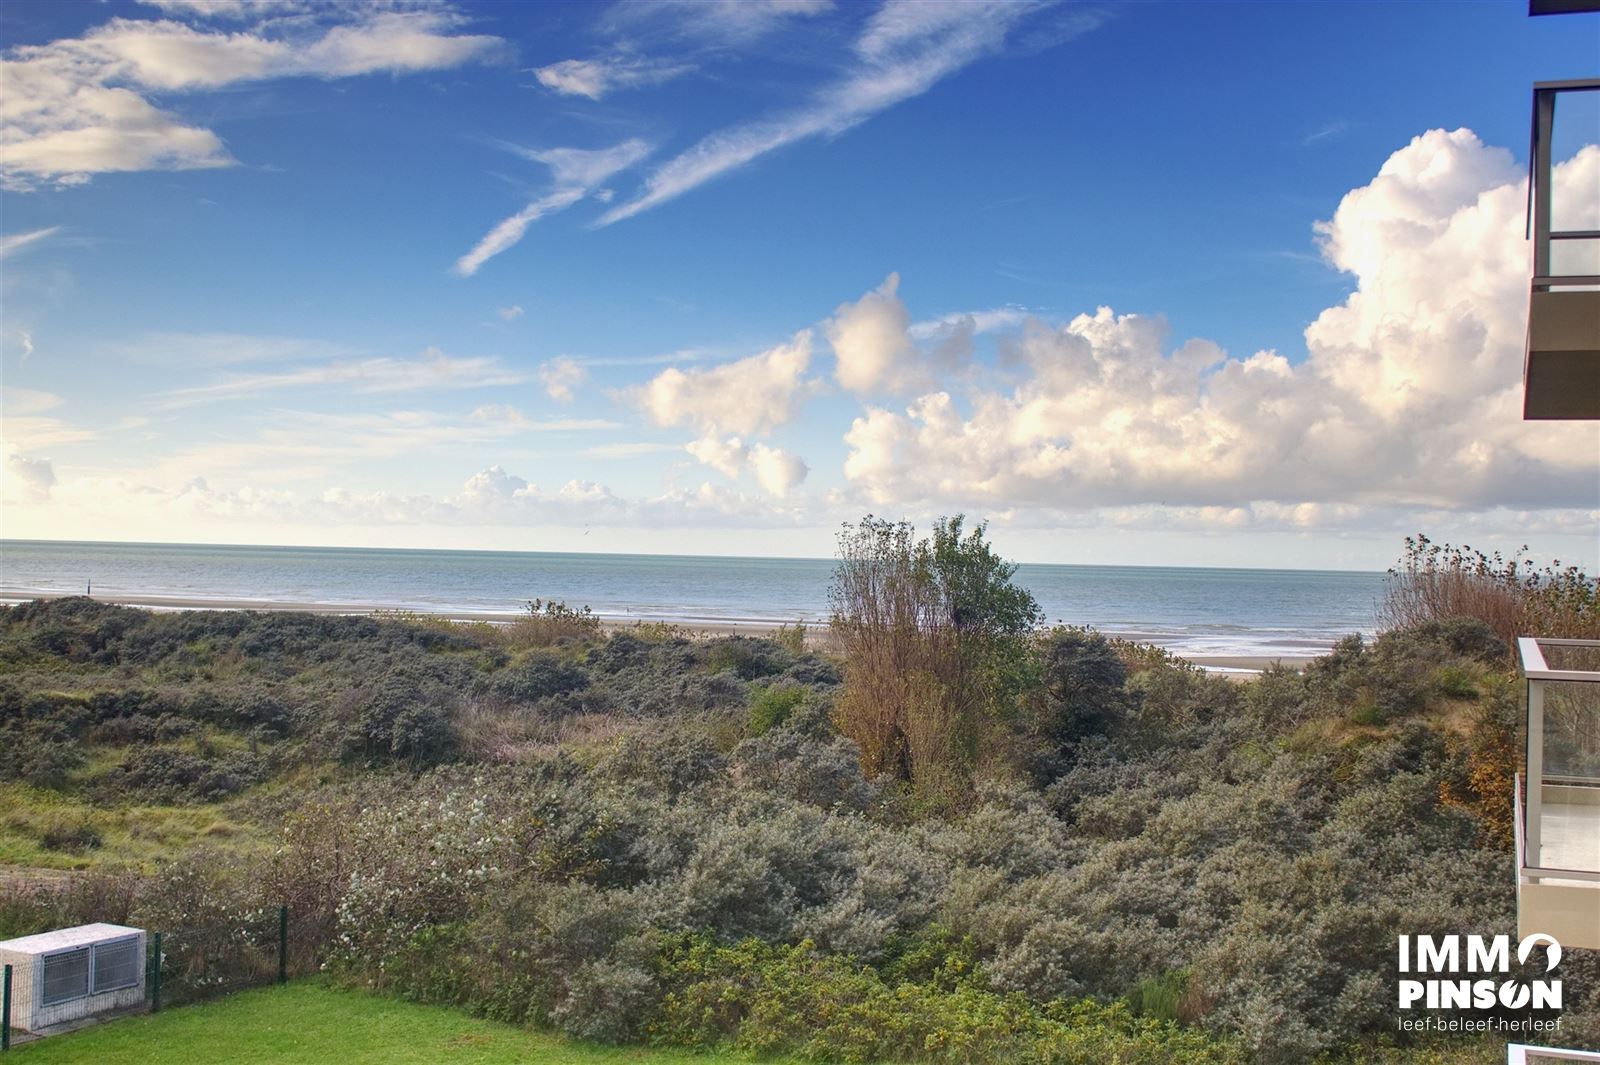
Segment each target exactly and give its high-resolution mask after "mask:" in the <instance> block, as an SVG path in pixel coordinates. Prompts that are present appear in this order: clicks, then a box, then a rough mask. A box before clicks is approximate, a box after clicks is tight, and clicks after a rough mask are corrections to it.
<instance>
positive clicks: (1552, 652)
mask: <svg viewBox="0 0 1600 1065" xmlns="http://www.w3.org/2000/svg"><path fill="white" fill-rule="evenodd" d="M1517 649H1518V652H1519V654H1520V657H1521V660H1522V675H1523V677H1524V679H1525V680H1526V682H1527V686H1528V728H1527V737H1528V739H1527V742H1528V747H1527V763H1526V764H1527V772H1528V777H1527V786H1526V788H1524V787H1522V785H1521V781H1520V779H1519V781H1518V787H1517V810H1516V822H1517V931H1518V934H1519V935H1522V936H1526V935H1529V934H1531V933H1533V932H1545V933H1547V934H1549V935H1553V936H1555V937H1556V939H1557V940H1559V941H1560V942H1561V943H1562V944H1563V945H1565V946H1571V947H1587V948H1590V949H1600V640H1552V639H1534V638H1531V637H1524V638H1523V639H1521V640H1519V641H1517Z"/></svg>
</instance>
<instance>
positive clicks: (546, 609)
mask: <svg viewBox="0 0 1600 1065" xmlns="http://www.w3.org/2000/svg"><path fill="white" fill-rule="evenodd" d="M599 635H600V619H599V618H598V617H597V616H595V615H594V614H593V613H592V612H591V611H590V610H589V608H588V607H587V606H585V607H582V608H580V609H577V610H574V609H572V608H571V607H569V606H567V604H566V603H565V602H557V601H556V600H553V599H552V600H549V601H548V602H547V601H545V600H543V599H534V600H532V601H531V602H529V603H528V606H527V611H526V613H525V614H524V615H523V616H522V617H519V618H518V619H517V620H516V621H513V622H511V623H510V624H509V625H506V626H504V629H503V639H504V640H505V642H506V644H507V645H508V646H511V647H553V646H556V645H557V644H562V643H575V642H579V641H583V640H592V639H594V638H596V637H598V636H599Z"/></svg>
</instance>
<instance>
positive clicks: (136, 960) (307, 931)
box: [0, 906, 327, 1050]
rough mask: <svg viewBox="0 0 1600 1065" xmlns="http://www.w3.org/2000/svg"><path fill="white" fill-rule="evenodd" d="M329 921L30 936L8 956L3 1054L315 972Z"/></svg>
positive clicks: (285, 913) (277, 918)
mask: <svg viewBox="0 0 1600 1065" xmlns="http://www.w3.org/2000/svg"><path fill="white" fill-rule="evenodd" d="M323 924H324V922H321V921H315V920H295V919H294V917H293V915H291V914H290V912H289V908H288V907H287V906H279V907H276V908H274V909H266V910H262V911H259V912H256V913H250V914H246V915H244V916H243V917H238V916H235V917H233V918H231V919H229V920H225V921H224V920H218V921H214V922H210V923H203V924H195V925H190V926H187V927H183V928H171V929H164V930H160V931H154V930H152V931H145V930H141V929H134V928H121V926H117V925H89V926H80V927H81V928H82V929H83V930H82V931H76V930H62V931H60V932H54V933H48V934H45V935H40V936H34V937H29V941H33V942H37V943H38V950H37V951H36V952H34V951H30V952H28V953H26V954H22V953H17V952H12V953H10V954H7V955H6V956H5V962H6V964H5V965H4V970H3V983H0V1050H8V1049H10V1048H11V1046H13V1045H15V1044H17V1043H21V1042H25V1041H28V1040H31V1039H36V1038H39V1037H40V1036H43V1035H54V1034H57V1033H60V1032H66V1031H71V1030H73V1029H75V1028H78V1027H82V1026H84V1025H87V1024H92V1023H95V1022H97V1021H100V1020H105V1019H109V1018H112V1017H117V1016H122V1015H125V1014H129V1013H142V1012H146V1011H150V1012H154V1011H158V1010H161V1009H164V1008H166V1007H169V1006H179V1005H184V1004H187V1003H191V1002H199V1001H204V1000H206V999H211V998H217V997H220V996H223V995H228V994H231V993H233V992H235V991H242V990H244V989H246V988H251V987H261V986H264V985H267V984H273V983H284V982H286V981H288V980H289V979H290V977H293V976H299V975H303V974H305V973H310V972H315V971H316V970H317V968H318V966H319V965H320V963H321V951H322V947H323V945H324V944H325V943H326V942H327V935H326V932H327V930H326V929H325V928H323V927H322V925H323ZM12 942H27V941H24V940H16V941H12Z"/></svg>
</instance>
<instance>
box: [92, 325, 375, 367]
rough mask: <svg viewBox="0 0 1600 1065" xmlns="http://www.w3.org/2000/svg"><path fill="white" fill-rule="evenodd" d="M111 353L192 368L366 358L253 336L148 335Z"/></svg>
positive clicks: (326, 345) (328, 346) (331, 347)
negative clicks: (249, 363)
mask: <svg viewBox="0 0 1600 1065" xmlns="http://www.w3.org/2000/svg"><path fill="white" fill-rule="evenodd" d="M107 350H108V351H110V352H111V353H113V354H115V355H117V356H118V357H120V358H124V359H130V360H132V361H134V362H141V363H149V364H152V365H158V366H183V367H189V368H200V367H206V366H228V365H235V364H239V363H247V362H280V363H282V362H300V361H305V360H308V359H353V358H357V357H359V356H360V355H361V354H363V353H362V352H361V351H359V350H358V349H355V348H352V347H349V346H347V345H344V344H336V343H333V342H331V341H327V340H313V339H308V338H305V337H286V336H262V335H259V334H253V333H180V332H155V333H145V334H143V335H142V336H139V337H135V338H133V339H130V340H125V341H120V342H118V343H115V344H110V345H107Z"/></svg>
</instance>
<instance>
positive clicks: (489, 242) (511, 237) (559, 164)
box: [455, 139, 651, 277]
mask: <svg viewBox="0 0 1600 1065" xmlns="http://www.w3.org/2000/svg"><path fill="white" fill-rule="evenodd" d="M507 147H509V148H511V150H513V151H515V152H516V153H517V154H519V155H521V156H523V157H524V158H527V159H532V160H533V161H535V162H538V163H543V164H544V165H545V166H548V167H549V168H550V173H551V176H552V177H554V178H555V184H556V187H555V189H554V190H553V191H552V192H550V193H548V194H547V195H545V196H542V197H540V198H539V199H537V200H534V201H533V202H532V203H530V204H528V206H526V207H524V208H523V209H522V210H520V211H518V212H517V213H516V214H514V215H512V216H511V217H510V218H507V219H504V220H503V221H501V222H500V223H499V224H498V225H496V226H495V227H494V228H493V229H491V230H489V232H488V233H486V234H484V236H483V239H481V240H479V241H478V243H477V244H476V245H474V246H473V248H472V250H471V251H469V252H467V254H465V255H463V256H462V257H461V258H459V259H457V260H456V265H455V272H456V273H457V274H459V275H460V276H462V277H471V276H472V275H473V274H475V273H477V272H478V270H479V268H480V267H482V266H483V264H484V263H486V262H488V261H489V260H490V259H492V258H494V257H495V256H496V255H499V254H500V253H501V252H503V251H505V250H506V249H507V248H510V247H512V246H513V245H515V244H516V243H517V242H518V241H520V240H521V239H522V237H523V234H525V233H527V231H528V227H529V226H530V225H532V224H533V223H534V222H536V221H538V220H539V219H541V218H543V217H544V216H545V215H547V214H552V213H554V212H556V211H561V210H565V209H566V208H568V207H571V206H572V205H573V204H575V203H577V202H578V201H579V200H581V199H583V198H584V197H585V196H587V195H589V194H590V193H592V192H594V191H595V189H596V188H597V187H598V186H599V185H600V184H601V183H602V182H604V181H605V180H606V179H607V178H609V177H611V176H612V175H613V174H616V173H617V172H619V171H621V170H625V169H627V168H628V167H630V166H632V165H633V164H634V163H637V162H638V161H639V160H640V159H643V158H644V157H645V156H647V155H649V154H650V150H651V149H650V145H648V144H646V143H645V142H644V141H642V140H637V139H634V140H627V141H623V142H622V143H621V144H617V145H613V146H612V147H610V148H601V149H597V150H593V151H590V150H585V149H581V148H550V149H545V150H535V149H528V148H518V147H515V146H512V145H508V146H507Z"/></svg>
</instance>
